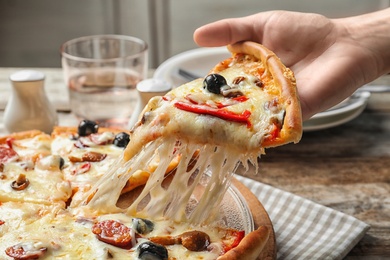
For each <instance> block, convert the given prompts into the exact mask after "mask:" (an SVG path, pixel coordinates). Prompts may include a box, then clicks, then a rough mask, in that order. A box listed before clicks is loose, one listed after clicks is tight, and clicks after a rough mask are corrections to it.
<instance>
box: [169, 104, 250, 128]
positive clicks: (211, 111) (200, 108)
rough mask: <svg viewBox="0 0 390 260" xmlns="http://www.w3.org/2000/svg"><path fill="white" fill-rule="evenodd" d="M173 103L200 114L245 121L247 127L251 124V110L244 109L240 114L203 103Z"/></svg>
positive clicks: (180, 107) (182, 108)
mask: <svg viewBox="0 0 390 260" xmlns="http://www.w3.org/2000/svg"><path fill="white" fill-rule="evenodd" d="M174 105H175V107H177V108H179V109H181V110H185V111H188V112H192V113H197V114H202V115H211V116H215V117H218V118H221V119H224V120H227V121H234V122H239V123H245V124H246V125H247V126H248V127H250V126H251V123H250V121H249V117H250V116H251V112H250V111H249V110H245V111H244V112H242V113H241V114H238V113H234V112H231V111H229V110H226V109H215V108H212V107H208V106H204V105H192V104H187V103H184V102H176V103H175V104H174Z"/></svg>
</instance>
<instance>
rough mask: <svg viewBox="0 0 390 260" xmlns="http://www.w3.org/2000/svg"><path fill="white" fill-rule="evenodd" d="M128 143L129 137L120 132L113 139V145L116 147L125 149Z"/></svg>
mask: <svg viewBox="0 0 390 260" xmlns="http://www.w3.org/2000/svg"><path fill="white" fill-rule="evenodd" d="M129 142H130V135H129V134H127V133H125V132H121V133H119V134H117V135H116V136H115V139H114V145H116V146H118V147H126V146H127V144H128V143H129Z"/></svg>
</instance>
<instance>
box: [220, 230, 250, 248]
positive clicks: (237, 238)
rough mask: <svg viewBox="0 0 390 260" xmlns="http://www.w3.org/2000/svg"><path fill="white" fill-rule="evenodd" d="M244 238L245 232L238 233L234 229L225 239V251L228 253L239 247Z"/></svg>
mask: <svg viewBox="0 0 390 260" xmlns="http://www.w3.org/2000/svg"><path fill="white" fill-rule="evenodd" d="M244 236H245V231H238V230H233V229H232V230H230V231H229V232H228V233H227V236H226V237H225V240H224V245H223V248H224V251H225V252H227V251H229V250H230V249H232V248H235V247H236V246H238V244H239V243H240V242H241V240H242V239H243V238H244Z"/></svg>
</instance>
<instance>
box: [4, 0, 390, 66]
mask: <svg viewBox="0 0 390 260" xmlns="http://www.w3.org/2000/svg"><path fill="white" fill-rule="evenodd" d="M388 6H389V0H370V1H368V0H288V1H287V0H284V1H283V0H239V1H238V0H218V1H208V0H197V1H193V0H147V1H146V0H83V1H80V0H66V1H63V0H34V1H26V0H0V39H1V43H0V67H60V66H61V62H60V54H59V48H60V45H61V44H62V43H63V42H65V41H67V40H70V39H72V38H76V37H79V36H85V35H92V34H125V35H132V36H136V37H139V38H141V39H143V40H145V41H146V42H147V43H148V44H149V61H150V66H149V67H150V68H156V67H157V66H158V65H159V64H160V63H161V62H163V61H164V60H166V59H167V58H169V57H171V56H173V55H175V54H178V53H180V52H183V51H186V50H190V49H193V48H196V47H197V46H196V45H195V43H194V42H193V40H192V33H193V31H194V30H195V29H196V28H197V27H199V26H201V25H204V24H206V23H209V22H212V21H215V20H219V19H223V18H228V17H241V16H246V15H250V14H254V13H257V12H260V11H268V10H276V9H283V10H291V11H300V12H315V13H320V14H323V15H326V16H328V17H332V18H336V17H343V16H350V15H357V14H362V13H366V12H371V11H375V10H378V9H383V8H386V7H388Z"/></svg>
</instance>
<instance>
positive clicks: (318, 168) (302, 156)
mask: <svg viewBox="0 0 390 260" xmlns="http://www.w3.org/2000/svg"><path fill="white" fill-rule="evenodd" d="M389 102H390V100H389ZM259 162H260V169H259V172H258V173H257V174H256V173H254V172H253V169H251V170H250V171H249V172H248V173H246V174H244V171H242V172H241V174H242V175H244V176H246V177H249V178H252V179H254V180H257V181H260V182H263V183H266V184H269V185H271V186H274V187H276V188H279V189H282V190H285V191H289V192H292V193H294V194H296V195H299V196H302V197H304V198H307V199H310V200H312V201H314V202H316V203H319V204H322V205H325V206H328V207H330V208H333V209H335V210H338V211H341V212H344V213H346V214H348V215H351V216H354V217H356V218H358V219H360V220H362V221H364V222H366V223H367V224H369V225H370V226H371V228H370V230H369V231H368V232H367V234H366V235H365V236H364V237H363V239H362V240H361V241H360V242H359V243H358V244H357V245H356V246H355V247H354V248H353V249H352V250H351V251H350V253H349V254H348V256H347V258H346V259H389V258H390V200H389V198H390V113H389V112H378V111H370V110H368V111H365V112H364V113H363V114H361V115H360V116H359V117H357V118H356V119H354V120H352V121H350V122H349V123H347V124H344V125H341V126H338V127H335V128H330V129H326V130H321V131H316V132H307V133H304V135H303V138H302V140H301V142H300V143H299V144H295V145H294V144H291V145H286V146H282V147H277V148H273V149H268V150H267V151H266V155H264V156H262V157H261V158H260V159H259Z"/></svg>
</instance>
